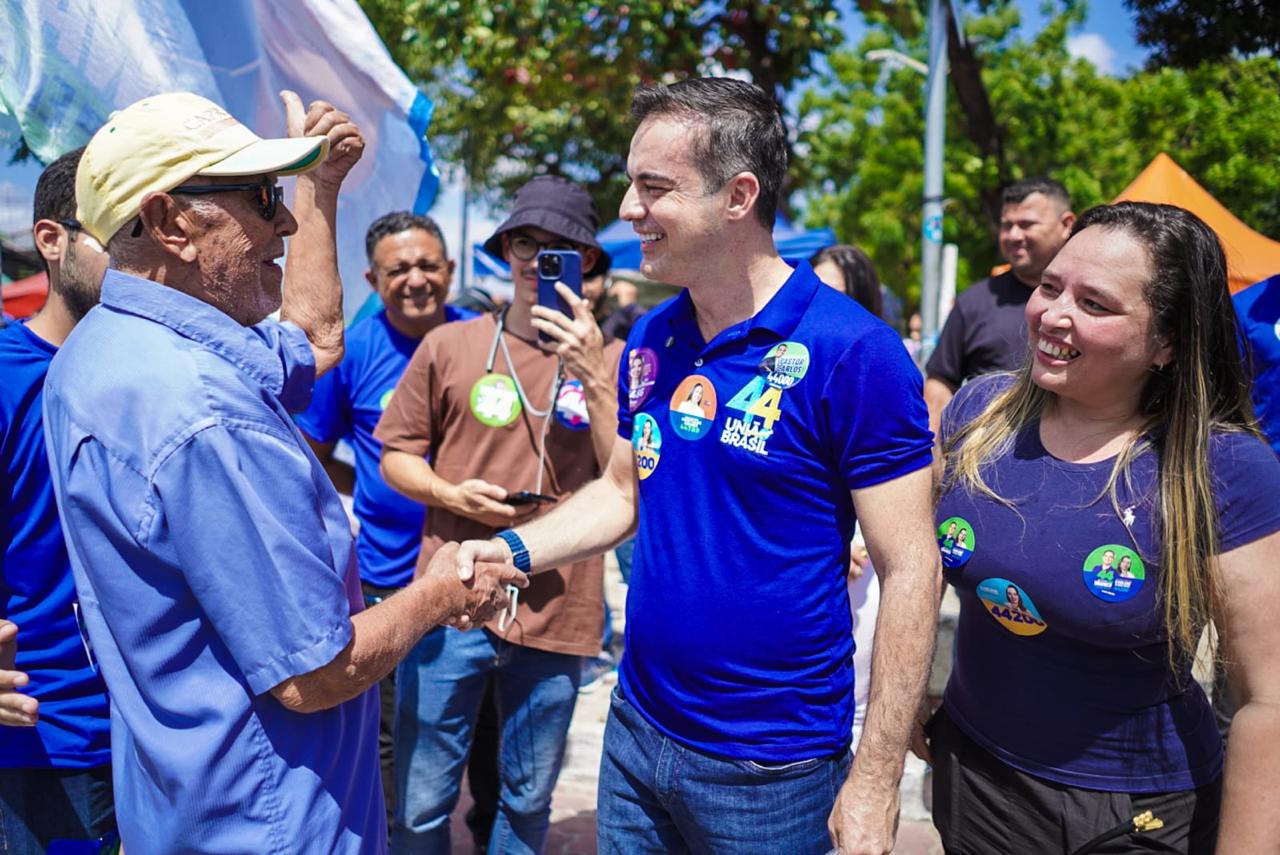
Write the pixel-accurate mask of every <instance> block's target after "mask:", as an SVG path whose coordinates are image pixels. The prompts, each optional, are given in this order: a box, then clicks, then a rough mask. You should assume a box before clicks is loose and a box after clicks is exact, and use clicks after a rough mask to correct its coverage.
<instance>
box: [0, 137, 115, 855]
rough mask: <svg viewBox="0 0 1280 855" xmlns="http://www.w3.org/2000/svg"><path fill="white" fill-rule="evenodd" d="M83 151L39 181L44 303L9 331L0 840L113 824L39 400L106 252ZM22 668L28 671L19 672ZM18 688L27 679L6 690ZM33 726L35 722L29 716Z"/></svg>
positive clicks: (0, 505)
mask: <svg viewBox="0 0 1280 855" xmlns="http://www.w3.org/2000/svg"><path fill="white" fill-rule="evenodd" d="M82 152H83V149H76V150H74V151H70V152H68V153H66V154H64V155H63V156H62V157H60V158H58V159H57V160H55V161H54V162H53V163H51V164H49V167H48V168H47V169H46V170H45V171H44V173H43V174H42V175H41V176H40V180H39V181H38V182H37V184H36V196H35V210H34V217H33V219H34V222H35V225H34V226H33V227H32V232H33V234H34V237H35V245H36V250H37V251H38V252H39V253H40V256H41V258H42V259H43V261H44V264H45V271H46V272H47V274H48V277H49V295H48V297H47V299H46V302H45V305H44V307H43V308H42V309H41V310H40V312H39V313H38V314H37V315H36V316H35V317H33V318H32V319H31V320H30V321H27V322H25V323H22V322H19V323H15V324H12V325H11V326H9V327H6V328H5V329H4V330H2V331H0V377H3V378H4V380H3V382H0V483H3V485H4V492H3V495H0V619H3V620H4V621H8V622H10V626H9V628H7V629H6V630H4V635H5V636H6V637H7V636H8V635H9V634H10V633H12V632H14V629H13V626H14V625H16V626H17V627H20V628H21V640H20V641H21V643H20V645H19V648H18V651H17V656H16V661H14V660H9V661H4V660H5V657H4V656H3V654H2V653H0V668H6V669H8V668H13V669H15V670H13V671H10V672H9V673H8V674H6V673H5V672H0V722H3V723H4V724H13V725H26V727H21V728H17V727H15V728H12V729H10V728H3V729H0V851H3V852H6V853H10V852H16V853H42V852H44V851H45V850H46V849H47V848H48V847H49V846H50V845H52V844H53V842H54V841H56V840H63V841H70V840H98V839H100V838H103V837H105V836H107V835H110V834H113V833H114V829H115V812H114V809H113V807H112V798H111V746H110V719H109V716H108V710H107V690H106V686H104V685H103V684H102V678H101V677H100V676H99V675H98V673H97V669H96V667H95V666H94V663H93V662H92V660H91V659H90V657H89V655H88V650H87V648H86V647H85V645H84V643H83V642H82V641H81V637H80V631H79V628H78V625H77V617H78V611H79V604H78V603H77V601H76V592H75V582H74V580H73V578H72V575H71V565H70V563H69V561H68V559H67V549H66V544H65V543H64V541H63V539H62V529H61V527H60V525H59V522H58V509H57V506H56V504H55V502H54V496H53V484H52V481H51V480H50V477H49V459H48V457H47V456H46V454H45V443H44V430H43V426H44V419H43V417H42V415H41V412H40V407H41V402H42V400H43V391H44V379H45V375H46V374H47V373H48V370H49V362H50V360H52V359H53V355H54V354H55V353H57V351H58V348H59V347H61V346H62V343H63V342H64V341H65V340H66V338H67V336H68V335H69V334H70V333H71V330H72V328H73V327H75V325H76V324H77V323H78V322H79V321H80V319H81V318H82V317H84V315H85V313H86V312H88V311H89V309H91V308H93V306H94V304H95V303H97V302H98V291H99V288H100V286H101V282H102V273H103V270H104V268H105V267H106V265H107V258H106V255H105V254H104V253H103V252H102V250H101V248H100V247H98V246H97V245H96V244H95V243H94V241H93V240H92V239H91V238H89V237H88V236H87V235H86V234H85V232H84V231H83V230H81V229H80V228H79V225H78V224H77V223H76V221H75V213H76V200H75V179H76V166H77V165H78V164H79V163H80V155H81V153H82ZM18 674H23V675H25V676H23V677H18V676H17V675H18ZM11 688H20V690H21V691H13V692H10V691H7V690H9V689H11ZM32 725H34V726H32Z"/></svg>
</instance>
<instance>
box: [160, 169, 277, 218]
mask: <svg viewBox="0 0 1280 855" xmlns="http://www.w3.org/2000/svg"><path fill="white" fill-rule="evenodd" d="M245 190H254V191H256V192H257V194H258V213H259V214H261V215H262V219H264V220H266V221H267V222H271V221H272V220H274V219H275V218H276V209H277V208H278V207H279V206H280V203H281V202H282V201H284V188H283V187H281V186H280V185H279V184H277V183H276V182H275V181H274V180H273V179H271V178H263V179H262V180H261V181H257V182H254V183H253V184H184V185H182V186H181V187H174V188H173V189H172V190H170V191H169V192H170V193H187V194H190V195H193V196H198V195H201V194H204V193H238V192H241V191H245Z"/></svg>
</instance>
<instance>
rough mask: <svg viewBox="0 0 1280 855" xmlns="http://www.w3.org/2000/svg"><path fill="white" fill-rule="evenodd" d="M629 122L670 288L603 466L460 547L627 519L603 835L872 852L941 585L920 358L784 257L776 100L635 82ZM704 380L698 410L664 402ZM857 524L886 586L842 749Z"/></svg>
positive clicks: (634, 353)
mask: <svg viewBox="0 0 1280 855" xmlns="http://www.w3.org/2000/svg"><path fill="white" fill-rule="evenodd" d="M632 115H633V117H634V118H635V120H636V121H637V123H638V127H637V129H636V132H635V135H634V136H633V137H632V141H631V150H630V154H629V156H628V159H627V174H628V176H629V177H630V180H631V187H630V189H629V190H628V191H627V194H626V196H625V197H624V199H623V202H622V205H621V209H620V214H621V216H622V218H623V219H625V220H627V221H629V222H631V223H632V225H633V227H634V228H635V230H636V232H637V233H638V235H639V236H640V240H641V248H642V251H643V254H644V260H643V263H642V265H641V272H642V273H644V274H645V275H646V276H647V277H649V278H650V279H654V280H658V281H663V282H670V283H672V284H676V285H680V286H683V287H684V288H685V291H684V292H683V293H681V294H680V295H678V296H677V297H675V298H673V299H672V300H669V301H667V302H666V303H664V304H662V305H660V306H658V307H657V308H655V309H653V310H652V311H650V312H649V313H648V314H646V315H645V316H644V317H643V318H641V319H640V320H639V321H638V322H637V324H636V326H635V328H634V329H633V330H632V332H631V336H630V339H629V341H628V343H627V349H626V352H625V353H624V355H623V358H622V364H623V365H625V366H627V371H626V372H623V373H622V377H621V379H620V384H619V390H618V437H617V439H616V440H615V448H614V451H613V452H612V454H611V455H610V458H609V465H608V468H607V470H606V472H605V474H604V475H603V476H602V477H601V478H600V479H598V480H596V481H593V482H591V483H589V484H587V485H586V486H584V487H583V488H582V489H581V490H579V491H578V492H577V493H576V494H575V495H574V496H573V497H571V498H570V499H569V500H567V501H565V502H562V503H561V505H560V506H559V507H558V508H557V509H556V510H555V511H553V512H551V513H550V514H547V515H546V516H544V517H541V518H539V519H537V520H535V521H533V522H530V523H527V524H524V525H520V526H519V527H518V528H517V529H515V530H506V531H502V532H499V534H498V536H497V537H495V538H494V539H492V540H489V541H468V542H467V543H465V544H464V545H463V546H462V548H461V550H460V551H459V556H458V565H459V573H460V575H461V576H462V577H463V578H464V579H466V578H469V576H470V572H471V562H472V561H473V560H475V559H485V560H490V561H494V560H505V561H509V562H511V563H512V564H514V565H515V566H516V567H517V568H520V569H523V570H525V571H526V572H541V571H543V570H544V569H545V568H549V567H554V566H557V565H559V564H563V563H564V562H566V561H572V560H576V559H578V558H581V557H583V556H587V555H591V554H593V553H598V552H601V551H603V550H605V549H607V548H609V547H610V546H612V545H613V544H615V543H617V542H618V541H619V540H621V539H622V538H623V537H625V536H627V534H628V533H629V532H630V531H631V530H632V529H633V528H636V529H637V530H638V534H637V540H636V544H637V545H636V557H635V566H634V569H633V573H632V579H631V587H630V589H629V592H628V602H627V628H626V654H625V656H624V658H623V661H622V664H621V666H620V668H619V684H618V689H617V691H616V692H615V695H614V698H613V701H612V705H611V709H610V716H609V721H608V725H607V727H606V731H605V740H604V755H603V758H602V760H601V771H600V786H599V805H598V813H597V817H598V819H597V834H598V836H599V848H600V851H601V852H610V853H613V852H632V851H646V852H653V851H690V850H693V851H714V852H734V853H744V852H745V853H751V852H760V853H765V852H768V853H773V852H788V851H796V852H825V851H827V850H829V849H831V848H832V847H833V845H834V847H835V848H837V849H843V850H844V851H859V852H861V851H877V852H881V851H888V850H890V849H892V848H893V840H894V834H895V828H896V825H897V817H898V784H899V780H900V778H901V774H902V767H903V759H904V755H905V753H906V748H907V742H908V739H909V733H910V730H911V726H912V722H913V720H914V716H915V713H916V711H917V709H918V706H919V701H920V699H921V696H922V695H923V691H924V684H925V674H926V669H927V666H928V663H929V658H930V654H931V653H932V648H933V639H934V621H935V617H936V614H937V605H938V596H939V592H940V590H941V567H940V563H939V559H938V550H937V545H936V542H935V540H934V533H933V531H932V528H933V527H932V522H931V505H930V492H931V477H930V471H929V464H930V459H931V453H932V452H931V448H932V441H933V437H932V435H931V434H930V432H929V430H928V427H927V411H926V409H925V405H924V401H923V398H922V394H921V379H920V374H919V372H918V371H917V370H916V368H915V366H914V365H913V364H912V363H911V360H910V358H909V357H908V355H907V353H906V350H905V349H904V348H903V347H902V344H901V342H900V341H899V339H898V337H897V335H896V334H895V333H894V332H893V331H892V330H891V329H890V328H889V327H888V326H886V325H884V324H883V323H882V322H880V321H879V320H878V319H876V318H874V317H873V316H872V315H870V314H869V313H868V312H866V311H865V310H864V309H862V308H861V307H860V306H858V305H857V304H856V303H855V302H854V301H852V300H848V299H846V298H845V297H844V296H843V295H841V294H838V293H837V292H835V291H834V290H832V289H830V288H828V287H826V286H825V285H823V284H822V283H821V282H820V281H819V280H818V278H817V277H816V276H815V275H814V273H813V270H812V268H810V267H809V265H808V264H801V265H800V266H799V267H797V268H795V269H792V268H791V267H790V266H789V265H787V264H786V263H785V262H784V261H783V260H782V259H781V258H780V257H779V256H778V253H777V250H776V248H775V246H774V244H773V238H772V227H773V222H774V215H775V211H776V208H777V204H778V199H779V194H780V188H781V184H782V178H783V176H784V175H785V173H786V163H787V159H786V134H785V131H784V129H783V126H782V122H781V119H780V117H779V114H778V107H777V104H776V103H775V102H774V100H773V98H772V97H770V96H769V95H767V94H765V93H764V92H763V91H761V90H760V89H759V88H757V87H755V86H752V85H750V84H747V83H743V82H741V81H736V80H729V79H722V78H720V79H718V78H711V79H691V80H684V81H681V82H680V83H676V84H674V85H672V86H669V87H667V86H656V87H642V88H640V89H638V90H637V91H636V94H635V97H634V100H633V102H632ZM534 312H535V313H536V315H537V316H538V317H541V315H540V314H537V313H539V312H540V310H539V309H534ZM699 386H700V387H701V389H702V392H701V395H700V397H699V400H698V404H699V406H700V408H701V410H702V413H703V416H702V417H699V416H696V415H689V414H688V413H686V412H682V411H681V409H680V405H681V403H682V402H684V401H686V400H688V399H689V398H690V396H691V395H692V393H693V389H694V388H695V387H699ZM855 519H857V520H860V521H861V523H862V530H863V532H864V535H865V537H866V542H867V548H868V551H869V552H870V555H871V558H872V559H873V561H874V563H875V566H876V569H877V573H878V574H879V576H880V579H881V584H882V586H883V588H882V594H881V607H880V618H879V621H878V623H877V634H876V645H875V651H874V667H873V669H872V674H871V680H872V686H871V702H870V707H869V709H868V713H867V717H866V725H865V730H864V736H863V738H862V742H861V745H860V747H859V749H858V753H857V756H856V758H854V759H853V760H852V763H851V761H850V753H849V745H850V738H851V729H852V724H853V685H854V681H853V663H852V653H853V641H852V637H851V629H852V626H851V620H850V609H849V599H848V587H847V583H846V575H847V571H848V567H849V557H850V556H849V541H850V539H851V538H852V536H853V527H854V522H855Z"/></svg>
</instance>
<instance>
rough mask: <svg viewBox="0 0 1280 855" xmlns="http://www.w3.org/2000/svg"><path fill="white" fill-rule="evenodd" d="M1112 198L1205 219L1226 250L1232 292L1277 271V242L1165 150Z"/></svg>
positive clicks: (1279, 265)
mask: <svg viewBox="0 0 1280 855" xmlns="http://www.w3.org/2000/svg"><path fill="white" fill-rule="evenodd" d="M1115 201H1117V202H1163V203H1165V204H1167V205H1177V206H1178V207H1179V208H1186V209H1187V210H1188V211H1190V212H1192V213H1193V214H1195V215H1196V216H1198V217H1199V218H1200V219H1202V220H1204V221H1205V222H1206V223H1208V224H1209V227H1210V228H1211V229H1213V230H1214V231H1215V232H1217V233H1218V239H1219V240H1220V241H1222V247H1223V249H1225V250H1226V252H1227V276H1228V278H1229V280H1230V284H1231V292H1232V293H1233V294H1234V293H1235V292H1236V291H1239V290H1241V289H1243V288H1248V287H1249V286H1250V285H1252V284H1253V283H1255V282H1261V281H1262V280H1263V279H1266V278H1267V277H1269V276H1274V275H1275V274H1277V273H1280V243H1277V242H1276V241H1273V240H1271V239H1270V238H1268V237H1266V236H1264V235H1261V234H1258V233H1257V232H1255V231H1254V230H1253V229H1251V228H1249V227H1248V226H1246V225H1245V224H1244V223H1242V222H1241V221H1240V220H1239V219H1237V218H1236V216H1235V214H1232V213H1231V212H1230V211H1228V210H1227V209H1226V208H1224V207H1223V206H1222V203H1221V202H1219V201H1218V200H1217V199H1215V198H1213V196H1212V195H1211V194H1210V193H1209V191H1208V190H1206V189H1204V188H1203V187H1201V186H1200V185H1199V184H1198V183H1197V182H1196V180H1195V179H1194V178H1192V177H1191V176H1190V175H1188V174H1187V171H1186V170H1185V169H1183V168H1182V167H1181V166H1178V164H1176V163H1174V161H1173V158H1171V157H1169V155H1167V154H1165V153H1164V152H1161V153H1160V154H1158V155H1156V159H1155V160H1153V161H1151V163H1150V164H1148V166H1147V168H1146V169H1144V170H1142V173H1141V174H1140V175H1138V177H1137V178H1135V179H1133V181H1132V182H1131V183H1130V184H1129V186H1128V187H1126V188H1124V190H1122V191H1121V192H1120V195H1119V196H1117V197H1116V198H1115Z"/></svg>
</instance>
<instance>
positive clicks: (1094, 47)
mask: <svg viewBox="0 0 1280 855" xmlns="http://www.w3.org/2000/svg"><path fill="white" fill-rule="evenodd" d="M1067 53H1069V54H1071V56H1073V57H1075V58H1077V59H1084V60H1088V61H1089V62H1090V63H1092V64H1093V67H1094V68H1096V69H1098V71H1099V72H1101V73H1102V74H1115V73H1116V71H1117V69H1116V52H1115V48H1113V47H1111V45H1109V44H1107V40H1106V39H1105V38H1103V37H1102V36H1101V35H1100V34H1099V33H1080V34H1079V35H1076V36H1071V37H1069V38H1068V39H1067Z"/></svg>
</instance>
